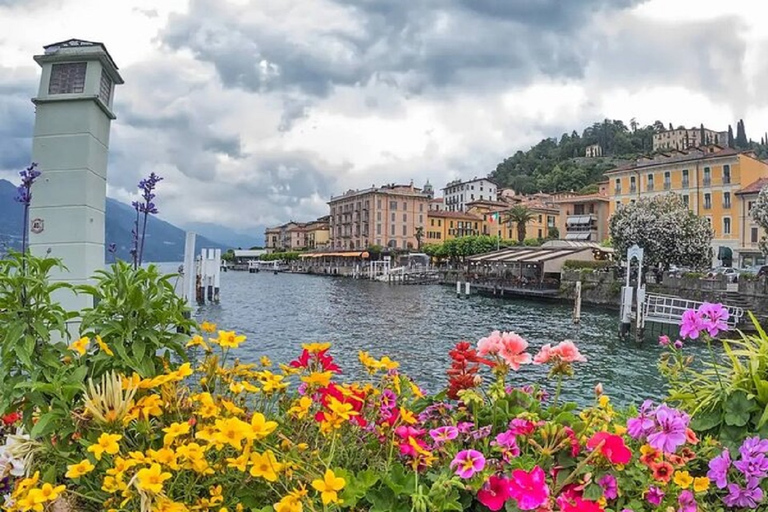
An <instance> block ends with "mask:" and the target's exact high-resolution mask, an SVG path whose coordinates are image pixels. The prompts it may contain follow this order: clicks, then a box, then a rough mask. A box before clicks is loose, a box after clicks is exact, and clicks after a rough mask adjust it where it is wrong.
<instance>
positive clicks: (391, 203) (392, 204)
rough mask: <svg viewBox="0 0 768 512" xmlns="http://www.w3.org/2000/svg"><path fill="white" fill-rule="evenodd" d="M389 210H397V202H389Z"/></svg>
mask: <svg viewBox="0 0 768 512" xmlns="http://www.w3.org/2000/svg"><path fill="white" fill-rule="evenodd" d="M389 209H390V210H397V201H390V202H389Z"/></svg>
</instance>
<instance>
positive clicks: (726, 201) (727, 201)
mask: <svg viewBox="0 0 768 512" xmlns="http://www.w3.org/2000/svg"><path fill="white" fill-rule="evenodd" d="M730 207H731V193H730V192H723V208H730Z"/></svg>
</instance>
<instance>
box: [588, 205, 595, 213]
mask: <svg viewBox="0 0 768 512" xmlns="http://www.w3.org/2000/svg"><path fill="white" fill-rule="evenodd" d="M589 213H590V214H593V213H595V204H594V203H589Z"/></svg>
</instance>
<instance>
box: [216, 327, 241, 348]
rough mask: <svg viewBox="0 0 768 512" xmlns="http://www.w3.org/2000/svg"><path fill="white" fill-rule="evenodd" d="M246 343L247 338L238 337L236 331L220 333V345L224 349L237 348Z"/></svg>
mask: <svg viewBox="0 0 768 512" xmlns="http://www.w3.org/2000/svg"><path fill="white" fill-rule="evenodd" d="M244 341H245V336H242V335H240V336H238V335H236V334H235V331H219V339H218V342H219V345H221V346H222V347H224V348H237V347H239V346H240V344H241V343H243V342H244Z"/></svg>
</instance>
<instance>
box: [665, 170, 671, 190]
mask: <svg viewBox="0 0 768 512" xmlns="http://www.w3.org/2000/svg"><path fill="white" fill-rule="evenodd" d="M671 187H672V179H671V177H670V174H669V171H667V172H665V173H664V190H669V189H670V188H671Z"/></svg>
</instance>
